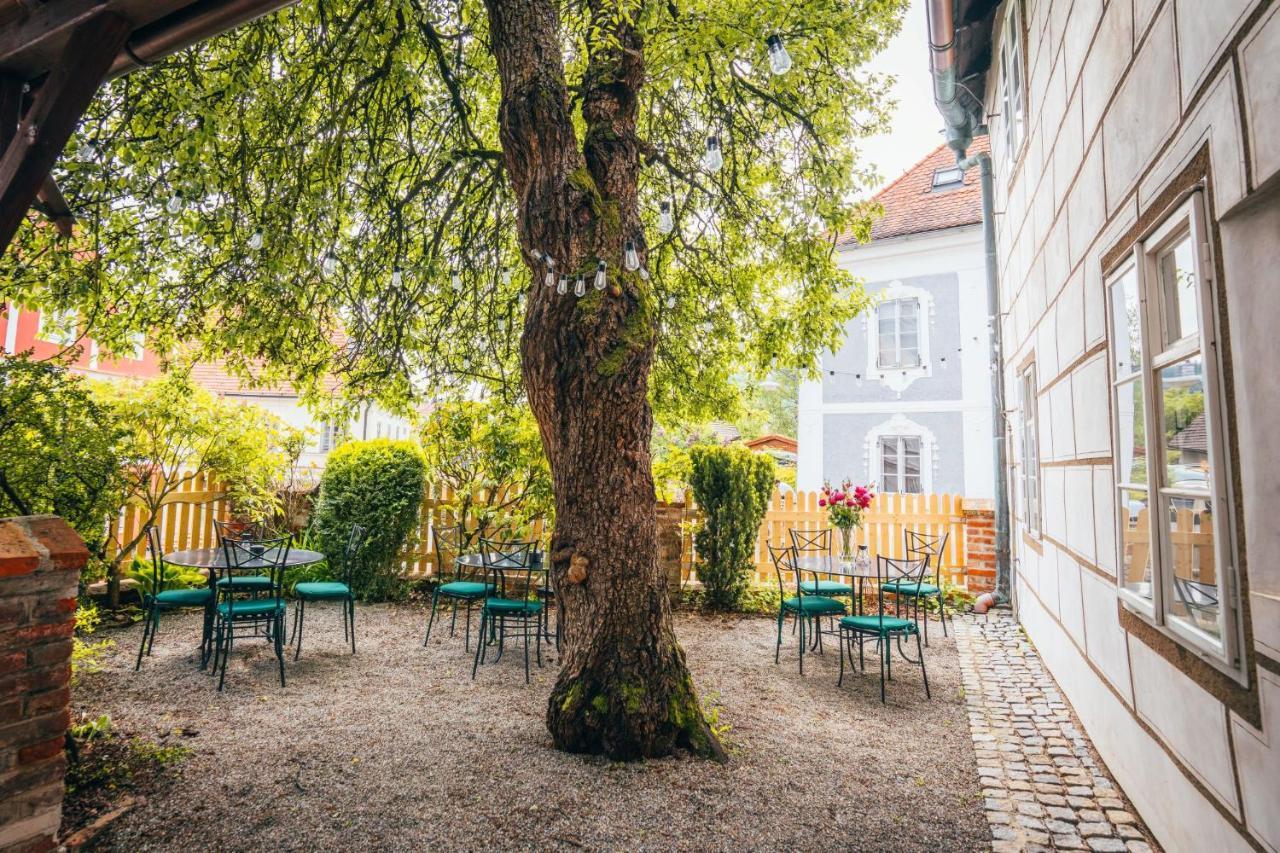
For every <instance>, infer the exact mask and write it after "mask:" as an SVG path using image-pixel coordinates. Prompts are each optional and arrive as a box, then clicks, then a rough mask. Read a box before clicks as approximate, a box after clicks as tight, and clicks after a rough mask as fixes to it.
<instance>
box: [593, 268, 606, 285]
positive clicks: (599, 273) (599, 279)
mask: <svg viewBox="0 0 1280 853" xmlns="http://www.w3.org/2000/svg"><path fill="white" fill-rule="evenodd" d="M594 286H595V289H596V290H604V286H605V274H604V261H597V262H596V280H595V285H594Z"/></svg>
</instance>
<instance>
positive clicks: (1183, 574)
mask: <svg viewBox="0 0 1280 853" xmlns="http://www.w3.org/2000/svg"><path fill="white" fill-rule="evenodd" d="M1163 503H1164V513H1163V514H1164V519H1165V521H1166V524H1167V532H1168V536H1169V550H1170V553H1171V555H1172V557H1173V578H1172V580H1173V596H1172V599H1171V601H1170V607H1169V616H1170V617H1171V618H1176V619H1179V620H1181V621H1183V622H1187V623H1189V624H1191V625H1194V626H1195V627H1196V628H1198V629H1200V630H1201V631H1204V632H1205V633H1207V634H1210V635H1212V636H1213V637H1220V636H1221V635H1222V627H1221V624H1220V621H1221V620H1220V613H1219V608H1218V574H1217V567H1216V566H1215V564H1214V542H1213V513H1212V510H1211V508H1210V507H1209V506H1208V504H1207V502H1206V501H1202V500H1187V499H1184V498H1177V497H1169V498H1165V499H1164V500H1163Z"/></svg>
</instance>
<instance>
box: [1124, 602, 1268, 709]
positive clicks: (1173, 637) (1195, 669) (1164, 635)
mask: <svg viewBox="0 0 1280 853" xmlns="http://www.w3.org/2000/svg"><path fill="white" fill-rule="evenodd" d="M1118 600H1119V602H1120V625H1121V627H1123V628H1124V629H1125V630H1126V631H1128V632H1129V633H1130V634H1132V635H1133V636H1135V637H1137V638H1138V639H1140V640H1142V642H1143V643H1145V644H1146V645H1147V646H1148V647H1149V648H1150V649H1151V650H1152V651H1154V652H1155V653H1156V654H1158V655H1160V656H1161V657H1162V658H1164V659H1165V660H1167V661H1168V662H1169V663H1171V664H1172V665H1173V666H1174V667H1175V668H1176V669H1178V670H1180V671H1181V672H1182V674H1183V675H1186V676H1187V677H1188V678H1190V679H1191V680H1192V681H1194V682H1195V683H1196V684H1198V685H1200V687H1202V688H1204V689H1205V690H1207V691H1208V692H1210V693H1212V694H1213V695H1215V696H1217V697H1218V698H1219V699H1221V700H1222V701H1223V702H1226V703H1227V704H1231V705H1232V710H1235V711H1236V712H1237V713H1239V714H1241V715H1242V716H1244V715H1245V710H1248V708H1249V707H1250V706H1248V705H1247V704H1246V705H1245V706H1242V707H1244V709H1245V710H1241V708H1237V707H1236V706H1235V705H1234V704H1232V703H1231V702H1230V701H1229V700H1228V699H1227V698H1225V697H1226V696H1228V695H1231V694H1233V693H1235V692H1245V693H1249V694H1251V695H1252V696H1253V699H1252V701H1253V706H1252V707H1253V710H1252V713H1254V714H1257V713H1258V710H1257V707H1256V705H1257V696H1256V692H1255V691H1251V690H1249V684H1250V679H1249V673H1248V671H1247V670H1246V669H1244V668H1243V667H1236V666H1233V665H1232V664H1231V663H1230V662H1228V661H1227V660H1226V659H1225V658H1223V657H1222V655H1220V654H1218V653H1216V652H1214V651H1211V650H1209V649H1206V648H1204V647H1203V646H1201V645H1199V644H1197V642H1196V639H1195V637H1194V635H1193V634H1192V632H1191V629H1189V628H1188V629H1179V628H1177V627H1174V626H1172V625H1170V624H1167V623H1166V624H1163V625H1162V624H1159V623H1157V622H1156V620H1155V617H1154V615H1153V612H1152V611H1151V608H1150V607H1149V606H1147V605H1145V603H1139V602H1137V601H1134V600H1133V598H1132V595H1131V594H1129V593H1126V592H1125V591H1124V590H1120V595H1119V596H1118ZM1228 687H1229V689H1228Z"/></svg>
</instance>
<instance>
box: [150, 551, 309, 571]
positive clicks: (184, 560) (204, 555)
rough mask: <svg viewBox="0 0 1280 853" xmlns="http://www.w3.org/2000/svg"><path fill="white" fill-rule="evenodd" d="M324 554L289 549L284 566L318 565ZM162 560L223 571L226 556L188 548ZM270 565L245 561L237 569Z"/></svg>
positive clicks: (170, 554)
mask: <svg viewBox="0 0 1280 853" xmlns="http://www.w3.org/2000/svg"><path fill="white" fill-rule="evenodd" d="M324 558H325V557H324V554H321V553H320V552H319V551H308V550H307V549H305V548H290V549H289V553H288V555H287V556H286V557H285V561H284V564H285V565H286V566H308V565H311V564H312V563H319V562H320V561H322V560H323V559H324ZM163 559H164V561H165V562H166V563H172V564H173V565H175V566H187V567H188V568H192V569H225V568H227V555H226V552H225V551H223V550H222V549H221V548H188V549H187V550H185V551H173V552H171V553H168V554H165V555H164V556H163ZM269 565H271V563H270V562H269V561H268V560H266V559H262V560H246V561H245V562H243V563H241V564H240V565H239V567H238V568H241V569H265V568H266V567H267V566H269Z"/></svg>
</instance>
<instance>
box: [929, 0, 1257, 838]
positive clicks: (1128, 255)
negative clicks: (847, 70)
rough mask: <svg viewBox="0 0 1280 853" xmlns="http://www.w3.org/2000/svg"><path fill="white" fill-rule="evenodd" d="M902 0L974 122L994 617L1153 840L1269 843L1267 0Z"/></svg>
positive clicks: (954, 124)
mask: <svg viewBox="0 0 1280 853" xmlns="http://www.w3.org/2000/svg"><path fill="white" fill-rule="evenodd" d="M929 6H930V12H931V18H932V23H933V24H934V25H935V29H936V30H937V31H935V32H934V33H933V34H932V36H931V41H932V42H933V44H934V45H938V46H941V47H939V48H936V55H935V65H934V68H935V73H938V75H939V76H938V81H939V85H940V87H941V102H942V105H943V107H944V110H945V109H947V105H948V103H950V102H949V101H948V99H947V96H946V91H947V85H948V79H949V78H948V77H947V75H948V74H950V73H952V72H954V77H953V78H950V79H952V80H954V81H956V82H958V83H959V84H960V85H959V86H958V87H957V92H958V101H959V104H960V105H961V106H962V107H963V109H962V110H960V111H959V112H957V111H956V110H948V111H947V116H948V125H949V128H950V130H951V134H950V136H951V138H954V139H956V140H957V147H963V142H964V139H965V137H966V135H967V133H968V132H973V131H975V130H977V129H978V128H977V125H980V124H981V123H982V122H983V121H988V120H989V121H990V128H989V130H990V134H991V138H992V139H993V140H994V145H993V149H994V150H993V160H994V191H993V201H994V210H995V211H996V216H995V219H994V224H995V234H996V238H997V239H996V243H997V249H998V270H999V279H1000V291H1001V296H1002V302H1001V309H1000V310H1001V314H1000V323H1001V331H1002V335H1003V337H1004V349H1005V358H1004V359H1003V363H1002V369H1003V375H1004V380H1005V385H1006V389H1007V392H1008V393H1007V408H1008V409H1009V410H1010V412H1011V416H1010V423H1009V439H1010V442H1009V443H1010V447H1011V449H1012V453H1011V454H1010V468H1009V471H1008V480H1009V482H1010V483H1011V484H1012V488H1011V496H1012V501H1013V513H1012V516H1013V518H1012V521H1013V525H1012V526H1013V531H1012V539H1013V552H1014V559H1013V574H1012V581H1013V583H1012V593H1013V598H1014V606H1015V608H1016V611H1017V614H1018V617H1019V619H1020V620H1021V622H1022V624H1023V625H1024V626H1025V628H1026V631H1027V633H1028V635H1029V637H1030V638H1031V640H1032V641H1033V642H1034V643H1035V645H1036V648H1037V650H1038V652H1039V653H1040V655H1041V656H1042V657H1043V660H1044V662H1045V663H1046V664H1047V665H1048V666H1049V668H1050V669H1051V671H1052V672H1053V674H1054V676H1055V677H1056V679H1057V680H1058V682H1059V684H1060V685H1061V686H1062V688H1063V690H1064V692H1065V693H1066V695H1067V697H1068V698H1069V699H1070V701H1071V703H1072V705H1073V706H1074V708H1075V711H1076V713H1077V714H1078V715H1079V717H1080V719H1081V720H1082V721H1083V723H1084V725H1085V727H1086V728H1087V729H1088V732H1089V734H1090V735H1091V737H1092V740H1093V743H1094V744H1095V746H1096V747H1097V748H1098V750H1099V752H1100V753H1101V756H1102V758H1103V760H1104V761H1105V762H1106V764H1107V766H1108V768H1109V769H1110V770H1111V771H1112V772H1113V773H1114V775H1115V777H1116V779H1117V781H1119V782H1120V783H1121V784H1122V785H1123V787H1124V788H1125V791H1126V792H1127V793H1128V794H1129V796H1130V797H1131V799H1132V800H1133V802H1134V804H1135V806H1136V807H1137V808H1138V810H1139V811H1140V812H1141V814H1142V816H1143V818H1144V819H1145V820H1146V822H1147V824H1148V825H1149V826H1150V828H1151V830H1152V831H1153V832H1154V834H1155V836H1156V837H1157V839H1158V840H1159V841H1160V843H1161V844H1162V845H1163V846H1164V847H1165V848H1166V849H1168V850H1173V851H1200V850H1204V851H1215V853H1220V852H1221V853H1225V851H1234V850H1250V849H1254V850H1280V534H1278V533H1277V524H1276V517H1277V512H1278V511H1280V477H1277V472H1280V431H1278V430H1277V428H1276V425H1277V423H1280V380H1278V379H1277V367H1278V366H1280V355H1278V354H1277V335H1276V328H1277V320H1278V318H1280V286H1278V285H1277V282H1276V275H1277V273H1276V271H1277V270H1280V4H1276V3H1271V2H1262V0H1214V2H1207V0H1206V2H1192V0H1107V2H1104V0H1075V1H1074V2H1069V1H1068V0H1053V2H1049V0H1005V2H1003V3H991V2H981V0H972V1H970V0H960V2H956V3H952V2H951V0H929ZM952 20H954V22H955V25H956V27H957V28H958V29H957V30H956V31H954V32H952V31H951V27H950V24H951V22H952ZM961 24H963V26H961ZM953 36H954V40H953ZM948 45H953V47H952V48H951V49H950V50H948V48H947V46H948ZM971 93H976V94H977V96H979V97H982V98H983V101H982V103H976V102H974V101H972V99H971V97H972V95H971ZM965 110H968V111H970V116H971V118H970V119H969V120H966V119H964V118H963V117H962V116H963V113H964V111H965ZM958 115H959V116H961V117H957V116H958ZM966 125H967V130H966Z"/></svg>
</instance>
